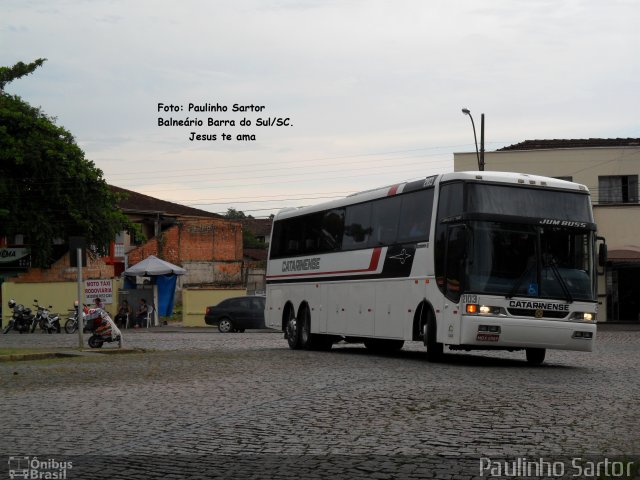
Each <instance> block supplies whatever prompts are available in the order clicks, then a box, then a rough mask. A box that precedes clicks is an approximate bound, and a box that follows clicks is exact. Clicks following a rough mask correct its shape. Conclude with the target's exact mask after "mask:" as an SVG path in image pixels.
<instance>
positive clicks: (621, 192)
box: [598, 175, 638, 203]
mask: <svg viewBox="0 0 640 480" xmlns="http://www.w3.org/2000/svg"><path fill="white" fill-rule="evenodd" d="M598 193H599V195H598V196H599V202H600V203H638V175H605V176H600V177H598Z"/></svg>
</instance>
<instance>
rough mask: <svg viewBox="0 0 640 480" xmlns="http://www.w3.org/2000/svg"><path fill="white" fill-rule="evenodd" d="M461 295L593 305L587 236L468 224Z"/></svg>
mask: <svg viewBox="0 0 640 480" xmlns="http://www.w3.org/2000/svg"><path fill="white" fill-rule="evenodd" d="M469 227H470V232H471V235H470V240H469V241H470V245H469V255H468V258H467V291H469V292H474V293H490V294H498V295H505V296H507V297H512V296H525V297H535V298H557V299H563V300H566V301H569V302H570V301H573V300H588V301H594V300H595V288H594V281H593V270H594V268H593V255H592V248H593V247H592V235H593V233H592V232H591V231H587V230H579V229H570V228H564V227H553V226H544V227H542V226H537V225H516V224H508V223H501V222H489V221H477V222H470V224H469Z"/></svg>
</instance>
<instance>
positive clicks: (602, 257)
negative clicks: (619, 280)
mask: <svg viewBox="0 0 640 480" xmlns="http://www.w3.org/2000/svg"><path fill="white" fill-rule="evenodd" d="M606 263H607V244H606V243H601V244H600V248H599V249H598V264H599V265H600V266H601V267H604V266H605V265H606Z"/></svg>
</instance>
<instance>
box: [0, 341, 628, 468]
mask: <svg viewBox="0 0 640 480" xmlns="http://www.w3.org/2000/svg"><path fill="white" fill-rule="evenodd" d="M125 335H126V346H128V347H143V348H151V349H154V351H153V352H150V353H145V354H129V355H99V356H97V355H91V356H85V357H82V358H71V359H56V360H44V361H28V362H11V363H0V389H1V390H2V401H3V406H2V409H1V412H2V413H0V425H1V431H2V435H1V436H0V449H1V451H2V452H3V453H4V454H5V455H14V456H17V455H27V456H34V455H38V456H39V458H40V459H43V458H57V459H59V460H61V459H65V458H70V459H73V461H74V462H76V470H72V471H70V472H69V474H68V475H67V478H71V479H73V478H98V477H100V476H101V474H102V475H104V478H150V477H154V476H155V477H158V478H160V477H162V478H197V477H198V475H199V474H203V472H205V471H206V472H207V473H206V476H207V477H212V476H219V477H220V478H294V477H296V476H297V477H308V478H328V477H332V478H357V477H361V478H381V479H383V478H474V477H479V475H478V473H479V464H480V463H479V462H480V458H481V457H488V458H491V459H500V458H502V459H503V461H504V462H509V461H515V460H517V459H518V458H522V457H526V458H528V459H533V458H535V459H538V458H540V457H543V458H544V459H549V460H551V459H557V458H558V457H559V456H564V457H575V456H580V457H583V458H586V456H587V455H596V456H597V458H599V459H601V457H611V458H613V457H614V456H620V455H625V456H630V455H635V457H638V455H639V454H640V431H639V430H640V429H639V427H638V425H640V408H639V400H638V399H640V375H639V374H638V368H639V365H640V331H604V332H600V333H599V338H598V342H597V348H596V351H595V352H592V353H579V352H560V351H549V352H547V361H546V362H545V364H544V365H543V366H541V367H530V366H528V365H527V364H526V363H525V361H524V353H522V352H516V353H507V352H504V353H502V352H497V353H491V354H484V353H451V354H449V355H447V356H446V359H445V361H444V362H443V363H439V364H431V363H428V362H427V361H426V358H425V355H424V352H423V349H422V346H421V345H420V344H419V343H408V344H407V345H406V346H405V348H404V349H403V350H402V351H401V352H398V353H396V354H392V355H373V354H370V353H368V352H367V351H366V350H365V349H364V348H363V347H362V346H360V345H357V346H355V345H338V346H335V347H334V348H333V350H332V351H331V352H307V351H291V350H289V349H288V348H287V346H286V341H285V340H283V339H282V336H281V334H279V333H275V332H267V331H259V332H255V331H254V332H247V333H244V334H220V333H218V332H217V331H206V332H200V333H191V332H188V331H186V330H180V329H177V330H173V331H167V330H166V329H165V330H164V331H163V330H154V331H151V332H146V331H135V332H125ZM76 338H77V337H75V336H72V335H64V334H62V335H38V334H34V335H17V334H9V335H0V348H2V347H6V346H34V345H35V346H70V347H73V346H75V345H76V342H77V339H76ZM105 348H107V347H105ZM96 454H102V455H103V456H99V457H91V458H88V457H84V456H86V455H96ZM74 455H80V457H75V456H74ZM104 455H106V456H104ZM0 461H2V458H0ZM496 461H497V460H496ZM563 461H564V460H563ZM2 463H4V461H2ZM2 463H0V475H2V474H3V468H4V467H3V466H2ZM99 465H106V466H104V468H103V467H100V468H98V466H99ZM300 469H302V470H300ZM565 473H573V472H571V471H569V470H566V471H565ZM74 475H75V476H74ZM486 475H487V472H485V475H484V478H486ZM593 478H596V477H593Z"/></svg>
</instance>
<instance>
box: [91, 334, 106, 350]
mask: <svg viewBox="0 0 640 480" xmlns="http://www.w3.org/2000/svg"><path fill="white" fill-rule="evenodd" d="M103 343H104V342H103V341H102V339H101V338H100V337H97V336H95V335H91V336H90V337H89V346H90V347H91V348H100V347H102V344H103Z"/></svg>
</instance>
